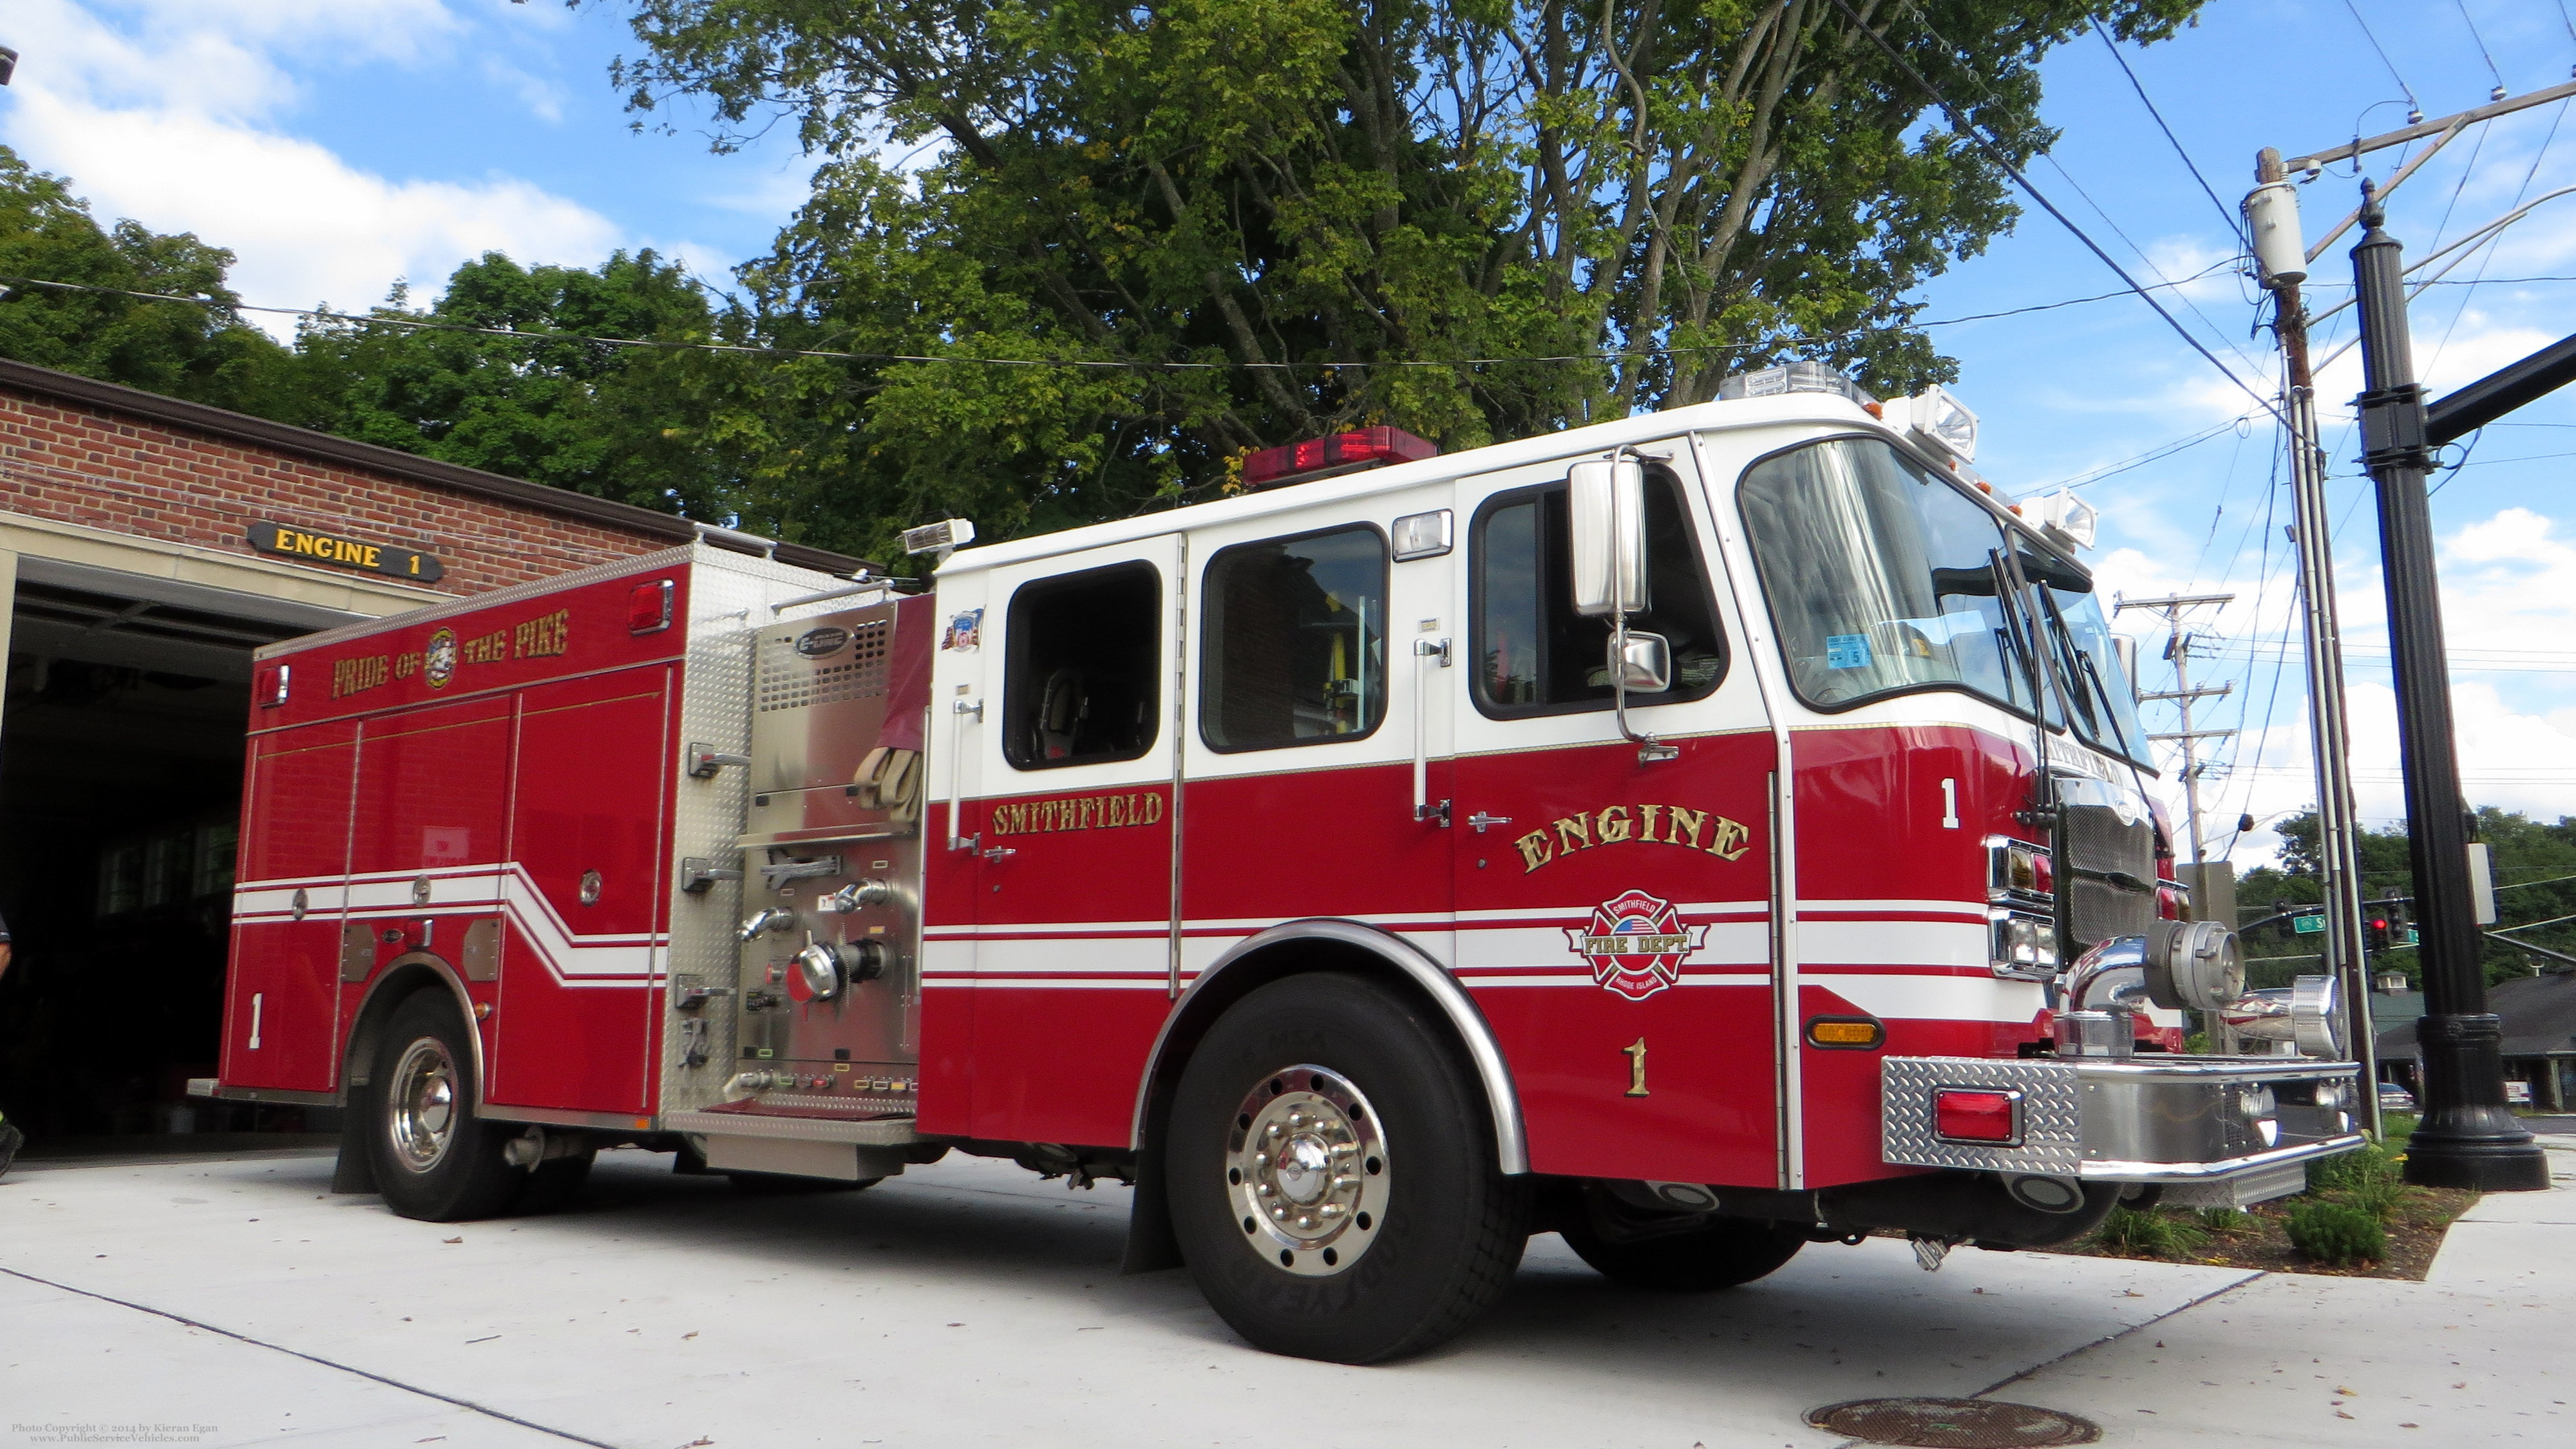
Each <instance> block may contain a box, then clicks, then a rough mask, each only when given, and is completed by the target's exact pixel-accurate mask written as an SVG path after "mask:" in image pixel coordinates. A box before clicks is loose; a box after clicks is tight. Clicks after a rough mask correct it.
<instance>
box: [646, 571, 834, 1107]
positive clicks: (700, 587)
mask: <svg viewBox="0 0 2576 1449" xmlns="http://www.w3.org/2000/svg"><path fill="white" fill-rule="evenodd" d="M691 554H692V558H691V562H692V570H691V573H690V579H689V618H688V630H689V633H688V652H687V656H686V659H687V662H686V664H685V665H684V672H683V675H682V678H681V683H680V738H681V739H682V740H694V741H697V742H700V743H703V744H706V745H709V746H711V747H713V748H714V749H716V750H718V751H721V752H724V753H728V754H741V753H744V752H746V751H748V750H749V749H750V748H751V706H752V702H751V686H752V658H751V648H752V637H753V631H754V629H755V628H756V627H757V626H761V625H767V624H770V623H772V622H774V621H776V620H778V619H782V618H800V617H806V616H809V615H811V614H814V613H816V612H818V611H820V610H825V609H831V608H835V607H838V608H847V607H848V605H849V601H848V600H846V599H844V600H836V601H833V602H831V603H824V604H815V605H806V606H803V607H801V608H797V609H790V610H787V611H785V612H784V613H773V612H772V611H771V609H770V606H771V605H772V604H775V603H778V602H780V601H782V600H786V599H792V598H796V597H798V596H800V595H804V594H812V593H819V592H822V591H824V590H827V589H830V588H833V587H835V586H836V585H838V584H840V583H841V582H842V581H841V580H838V579H835V578H833V577H832V576H831V575H829V574H823V573H817V572H814V571H813V570H810V569H800V568H794V567H791V566H789V565H787V564H782V563H779V562H776V561H775V560H772V559H764V558H755V557H753V556H751V555H749V554H741V553H735V552H733V551H731V550H729V549H720V548H714V547H710V546H708V545H706V544H697V545H693V546H692V550H691ZM672 753H673V760H672V764H671V771H672V778H671V783H670V787H669V788H670V790H671V797H672V802H673V803H672V808H671V871H672V876H671V881H670V884H669V889H670V893H671V894H670V916H669V919H670V922H671V944H670V947H669V951H668V954H667V956H666V957H665V960H664V963H663V969H664V971H665V972H666V973H668V975H669V977H670V978H672V979H673V980H675V981H676V980H678V979H679V978H682V977H688V978H694V980H696V981H697V982H700V983H704V984H705V985H708V986H711V987H716V988H719V989H723V988H730V989H731V994H726V995H718V996H713V997H711V998H709V999H708V1001H707V1002H706V1004H705V1005H703V1006H701V1007H699V1008H698V1010H697V1011H695V1012H693V1013H683V1012H680V1011H678V1010H676V1009H674V1008H673V1007H671V1006H670V1005H669V1003H668V995H667V994H666V997H665V1003H664V1006H663V1010H662V1014H663V1020H662V1023H661V1044H660V1054H661V1064H662V1070H661V1083H662V1094H661V1100H660V1103H659V1107H658V1110H659V1111H661V1112H662V1113H664V1114H670V1113H676V1112H687V1111H691V1110H694V1109H697V1108H702V1107H711V1106H714V1105H716V1104H717V1103H719V1102H721V1101H723V1100H724V1084H725V1081H726V1079H727V1078H729V1077H731V1076H732V1075H733V1073H734V1072H735V1071H736V1070H738V1066H737V1063H736V1062H735V1058H736V1057H737V1056H739V1055H740V1053H741V1046H740V1042H739V1038H738V1036H737V1032H736V1024H737V1011H738V1007H739V1003H740V1002H741V999H742V998H741V995H740V991H741V988H742V985H743V983H742V982H740V981H738V980H736V979H735V978H736V975H737V972H738V970H739V958H738V954H737V943H736V941H735V939H734V932H735V929H736V928H737V926H739V924H740V923H741V920H742V916H743V907H742V883H741V882H740V881H717V882H716V883H715V884H714V885H713V886H712V887H710V888H709V889H707V890H706V891H704V892H701V893H697V894H691V893H690V892H687V891H683V890H681V889H680V881H679V862H680V861H681V860H682V859H684V858H686V857H688V856H693V855H695V856H704V857H707V858H708V859H709V860H711V861H713V862H714V863H715V864H716V865H717V866H719V867H723V868H727V869H733V868H739V867H740V866H741V864H742V861H741V855H742V852H741V851H740V850H738V849H736V848H735V846H734V841H735V839H736V838H737V837H738V836H740V835H741V834H742V828H743V812H744V809H745V807H746V806H748V805H749V803H750V781H749V780H748V779H747V778H746V774H745V772H744V771H742V770H740V769H725V770H718V771H717V772H716V773H715V776H714V778H712V779H705V780H700V779H693V778H691V777H690V776H689V775H688V773H687V772H686V771H685V770H684V769H683V768H682V767H681V765H680V762H679V760H678V758H677V756H678V753H679V752H678V751H676V750H675V751H673V752H672ZM691 1015H695V1016H698V1017H701V1018H703V1019H704V1020H705V1022H706V1050H707V1061H706V1064H705V1065H703V1066H698V1067H689V1066H684V1065H683V1064H682V1051H683V1043H682V1023H683V1022H684V1021H685V1020H686V1019H687V1017H688V1016H691ZM665 1125H666V1126H667V1125H669V1124H668V1123H667V1122H666V1124H665Z"/></svg>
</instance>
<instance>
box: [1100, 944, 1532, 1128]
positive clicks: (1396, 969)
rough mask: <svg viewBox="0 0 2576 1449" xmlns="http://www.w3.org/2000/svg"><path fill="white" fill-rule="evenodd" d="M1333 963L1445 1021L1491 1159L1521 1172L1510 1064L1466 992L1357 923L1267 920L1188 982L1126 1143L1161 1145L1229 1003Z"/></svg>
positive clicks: (1156, 1052) (1425, 959)
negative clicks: (1488, 1130)
mask: <svg viewBox="0 0 2576 1449" xmlns="http://www.w3.org/2000/svg"><path fill="white" fill-rule="evenodd" d="M1317 969H1339V970H1346V971H1353V972H1357V973H1359V974H1361V975H1366V976H1370V977H1373V978H1375V979H1377V980H1379V981H1383V982H1386V983H1389V984H1392V985H1396V986H1398V987H1399V988H1400V989H1402V990H1404V991H1405V992H1406V993H1407V994H1408V995H1411V996H1413V997H1414V998H1415V999H1416V1000H1418V1001H1420V1002H1421V1003H1422V1004H1423V1005H1425V1006H1426V1007H1428V1008H1429V1009H1430V1013H1431V1015H1432V1016H1433V1017H1434V1019H1436V1020H1440V1021H1443V1022H1446V1023H1447V1025H1448V1027H1449V1030H1450V1031H1451V1033H1452V1034H1453V1035H1455V1036H1456V1038H1457V1040H1458V1045H1459V1047H1460V1049H1461V1050H1462V1051H1464V1052H1465V1054H1466V1057H1467V1063H1468V1067H1469V1070H1470V1071H1471V1072H1473V1074H1474V1076H1475V1079H1476V1083H1477V1085H1478V1086H1479V1087H1480V1088H1482V1090H1483V1093H1484V1098H1485V1106H1486V1109H1487V1111H1488V1113H1489V1114H1490V1115H1491V1117H1492V1120H1493V1124H1494V1160H1495V1162H1496V1163H1497V1164H1498V1165H1499V1166H1500V1168H1501V1170H1502V1171H1503V1172H1504V1173H1505V1174H1507V1175H1517V1174H1520V1173H1525V1172H1527V1171H1529V1139H1528V1136H1527V1133H1526V1131H1525V1130H1524V1127H1523V1124H1522V1121H1521V1109H1520V1094H1519V1090H1518V1089H1517V1088H1516V1087H1514V1086H1513V1084H1512V1072H1511V1065H1510V1063H1509V1062H1507V1061H1506V1060H1505V1059H1504V1057H1503V1051H1502V1047H1501V1045H1500V1044H1499V1043H1498V1042H1496V1041H1495V1040H1494V1033H1493V1028H1492V1026H1491V1025H1490V1024H1489V1023H1487V1022H1486V1020H1485V1014H1484V1012H1482V1011H1480V1010H1478V1009H1477V1006H1476V1001H1475V998H1474V997H1471V996H1469V995H1468V994H1467V992H1466V989H1465V988H1464V987H1462V986H1460V985H1459V984H1458V980H1457V978H1456V977H1454V976H1451V975H1450V974H1449V972H1448V970H1447V968H1445V967H1443V966H1442V965H1441V964H1440V963H1439V962H1437V961H1434V960H1432V959H1431V958H1430V957H1429V956H1428V955H1425V954H1424V953H1423V952H1422V950H1421V949H1420V948H1419V947H1416V946H1415V945H1413V944H1412V943H1411V942H1409V941H1406V940H1405V939H1404V938H1402V937H1401V936H1397V935H1395V934H1394V933H1392V932H1389V931H1382V930H1379V929H1377V928H1376V927H1373V926H1364V925H1361V924H1359V923H1357V922H1355V921H1337V920H1306V921H1289V922H1286V923H1285V924H1282V925H1277V926H1273V927H1271V928H1270V929H1269V930H1266V931H1263V932H1261V933H1260V934H1259V935H1257V936H1253V937H1251V938H1250V939H1248V940H1245V941H1241V942H1238V943H1236V945H1235V946H1234V947H1233V949H1231V950H1229V951H1227V952H1226V953H1225V954H1224V955H1223V956H1220V957H1218V958H1217V960H1216V963H1215V964H1214V965H1212V966H1210V967H1208V968H1207V969H1206V970H1204V971H1201V972H1200V973H1199V974H1198V976H1197V977H1196V978H1195V979H1193V980H1192V981H1191V982H1190V985H1189V988H1188V989H1187V990H1185V991H1183V992H1182V993H1181V999H1180V1001H1179V1002H1178V1003H1177V1004H1175V1005H1174V1006H1173V1008H1172V1010H1171V1013H1170V1014H1169V1015H1168V1016H1166V1017H1165V1018H1164V1019H1163V1029H1162V1031H1161V1033H1160V1034H1159V1035H1157V1036H1156V1037H1155V1039H1154V1048H1153V1051H1152V1053H1151V1054H1150V1055H1149V1056H1148V1057H1147V1058H1146V1066H1145V1076H1144V1080H1143V1081H1142V1082H1140V1083H1139V1084H1138V1086H1137V1089H1136V1107H1135V1114H1134V1118H1133V1120H1132V1122H1131V1124H1130V1127H1129V1132H1128V1136H1129V1144H1130V1145H1131V1146H1133V1147H1134V1148H1135V1149H1136V1150H1137V1151H1138V1152H1140V1153H1147V1154H1150V1153H1151V1151H1152V1150H1153V1149H1154V1147H1155V1146H1157V1145H1158V1144H1159V1143H1160V1140H1161V1136H1162V1118H1163V1113H1164V1110H1165V1108H1166V1106H1167V1105H1168V1103H1169V1102H1170V1099H1171V1094H1172V1091H1173V1089H1174V1088H1175V1087H1176V1086H1177V1085H1178V1084H1179V1082H1180V1078H1181V1072H1182V1070H1183V1069H1184V1068H1186V1067H1187V1066H1188V1065H1189V1059H1190V1056H1191V1053H1193V1052H1194V1051H1196V1050H1197V1048H1198V1044H1199V1042H1200V1040H1201V1039H1202V1038H1204V1037H1205V1036H1206V1035H1207V1033H1208V1029H1209V1028H1210V1027H1212V1026H1214V1025H1215V1024H1216V1020H1217V1018H1218V1017H1220V1016H1222V1015H1224V1014H1225V1011H1226V1009H1227V1008H1228V1007H1231V1006H1233V1005H1234V1004H1235V1003H1236V1002H1238V1001H1241V1000H1242V999H1243V998H1244V997H1246V996H1249V995H1251V994H1252V993H1253V992H1254V991H1255V990H1257V989H1259V988H1261V987H1263V986H1266V985H1268V984H1270V983H1271V982H1273V981H1276V980H1279V979H1280V978H1281V977H1284V976H1291V975H1294V974H1296V973H1298V972H1301V971H1313V970H1317Z"/></svg>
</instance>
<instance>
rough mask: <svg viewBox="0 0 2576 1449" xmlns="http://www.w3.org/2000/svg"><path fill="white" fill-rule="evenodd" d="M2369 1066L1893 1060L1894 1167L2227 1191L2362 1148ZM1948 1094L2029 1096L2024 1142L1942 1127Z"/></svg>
mask: <svg viewBox="0 0 2576 1449" xmlns="http://www.w3.org/2000/svg"><path fill="white" fill-rule="evenodd" d="M2359 1071H2360V1068H2359V1067H2358V1066H2357V1065H2356V1064H2354V1063H2352V1062H2324V1061H2314V1060H2309V1059H2306V1058H2293V1057H2182V1056H2146V1057H2134V1058H2130V1059H2127V1060H2099V1059H2093V1058H2061V1057H2033V1058H2024V1059H2019V1060H2014V1059H2008V1058H1990V1057H1888V1058H1886V1059H1884V1060H1883V1061H1882V1062H1881V1064H1880V1073H1879V1082H1880V1091H1881V1098H1882V1113H1883V1117H1882V1121H1883V1123H1884V1127H1885V1133H1886V1138H1885V1140H1886V1150H1885V1156H1886V1159H1887V1160H1888V1161H1889V1162H1894V1163H1902V1164H1905V1165H1908V1166H1913V1167H1957V1168H1967V1169H1970V1170H1974V1171H1987V1172H2008V1173H2031V1174H2037V1175H2040V1176H2046V1177H2070V1178H2078V1179H2083V1180H2086V1181H2093V1182H2163V1183H2190V1182H2215V1181H2220V1180H2224V1179H2228V1178H2233V1177H2236V1176H2238V1175H2240V1174H2246V1173H2260V1172H2265V1171H2267V1170H2268V1171H2278V1170H2279V1169H2281V1168H2284V1167H2288V1166H2291V1165H2293V1164H2296V1163H2301V1162H2305V1161H2306V1160H2308V1159H2309V1158H2312V1157H2329V1156H2332V1155H2334V1154H2335V1153H2338V1152H2349V1151H2351V1150H2352V1149H2354V1148H2356V1147H2359V1146H2360V1145H2361V1144H2362V1140H2363V1139H2362V1136H2361V1134H2360V1133H2358V1132H2356V1131H2354V1130H2353V1125H2352V1115H2351V1105H2352V1103H2353V1101H2354V1096H2353V1094H2354V1092H2355V1091H2356V1090H2358V1088H2357V1076H2358V1073H2359ZM1944 1087H1968V1088H1974V1089H1977V1090H1980V1091H2006V1092H2018V1093H2020V1094H2021V1097H2020V1106H2021V1122H2020V1128H2021V1133H2020V1141H2019V1142H2018V1143H2016V1144H2012V1145H2006V1144H2003V1143H1995V1142H1963V1141H1959V1140H1956V1139H1950V1138H1944V1137H1942V1136H1941V1135H1940V1133H1939V1132H1938V1131H1937V1130H1936V1129H1935V1126H1934V1120H1933V1100H1934V1096H1935V1094H1936V1093H1937V1092H1939V1091H1940V1089H1942V1088H1944Z"/></svg>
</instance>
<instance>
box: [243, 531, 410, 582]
mask: <svg viewBox="0 0 2576 1449" xmlns="http://www.w3.org/2000/svg"><path fill="white" fill-rule="evenodd" d="M250 546H251V547H252V548H254V549H257V550H258V551H259V552H261V553H273V554H277V555H280V556H282V557H285V558H292V559H303V560H306V561H308V562H312V563H328V564H339V565H341V566H342V567H344V568H353V569H365V570H366V571H367V572H369V573H371V574H384V575H387V576H389V577H392V578H397V579H406V580H409V581H410V582H412V583H416V584H434V583H437V582H438V580H439V578H440V577H441V576H442V575H444V574H445V573H446V572H447V566H446V565H445V564H442V563H440V562H439V561H438V558H437V556H436V555H434V554H427V553H423V552H421V551H420V550H418V549H416V548H401V547H398V546H396V545H393V544H389V543H369V542H367V541H366V540H365V539H362V538H341V537H338V536H337V535H334V534H328V533H315V532H313V531H312V530H311V529H306V528H296V527H292V526H290V525H288V524H283V523H271V522H269V521H268V520H266V519H261V520H260V521H259V522H257V523H254V524H252V525H251V526H250Z"/></svg>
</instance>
